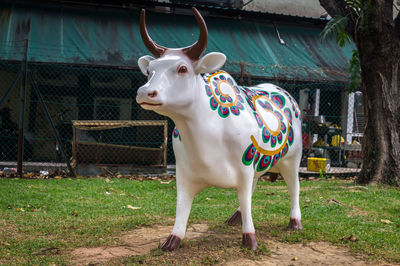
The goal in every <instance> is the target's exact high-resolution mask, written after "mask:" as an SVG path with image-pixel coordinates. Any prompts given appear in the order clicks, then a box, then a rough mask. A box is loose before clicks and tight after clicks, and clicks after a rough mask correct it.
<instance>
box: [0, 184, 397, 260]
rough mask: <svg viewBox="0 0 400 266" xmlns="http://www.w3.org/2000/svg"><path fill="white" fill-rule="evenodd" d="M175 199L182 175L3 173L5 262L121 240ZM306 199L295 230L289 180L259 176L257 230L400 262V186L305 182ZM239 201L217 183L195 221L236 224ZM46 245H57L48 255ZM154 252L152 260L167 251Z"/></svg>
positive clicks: (0, 209)
mask: <svg viewBox="0 0 400 266" xmlns="http://www.w3.org/2000/svg"><path fill="white" fill-rule="evenodd" d="M175 200H176V187H175V182H170V183H169V184H166V183H164V182H160V181H158V180H148V181H137V180H128V179H117V178H110V179H108V178H107V179H106V178H77V179H47V180H43V179H29V180H26V179H0V264H52V263H56V264H68V254H69V252H68V251H69V250H72V249H74V248H76V247H85V246H86V247H91V246H104V245H116V244H118V236H119V235H121V234H122V233H123V232H125V231H128V230H132V229H134V228H137V227H141V226H144V225H153V224H164V225H171V224H173V218H174V217H175ZM128 205H130V207H140V209H132V208H130V207H127V206H128ZM300 206H301V209H302V215H303V219H302V222H303V227H304V229H303V230H302V231H301V232H296V233H290V232H288V231H287V230H286V226H287V223H288V221H289V196H288V192H287V189H286V186H285V183H284V182H283V181H278V182H275V183H270V182H266V181H262V182H259V184H258V188H257V190H256V192H255V195H254V197H253V220H254V223H255V226H256V230H257V232H256V233H257V234H259V233H260V232H264V234H267V235H268V236H269V237H271V238H276V239H277V240H278V241H282V242H289V243H293V242H308V241H328V242H331V243H333V244H334V245H338V246H345V247H348V248H349V249H350V250H351V251H352V252H354V253H357V254H363V255H364V256H365V257H366V258H368V259H371V260H385V261H388V262H400V190H398V189H395V188H389V187H380V186H365V187H364V186H357V185H355V184H354V183H353V182H351V181H343V180H332V179H329V180H325V179H324V180H317V181H301V195H300ZM236 208H237V197H236V193H235V191H233V190H223V189H217V188H209V189H206V190H204V191H203V192H202V193H200V194H199V195H198V196H197V197H196V198H195V201H194V204H193V207H192V211H191V215H190V218H189V223H200V222H202V223H207V224H208V225H209V226H210V227H211V229H212V230H216V231H218V230H220V231H223V230H229V228H227V226H224V225H223V221H225V219H226V218H228V217H229V216H230V215H231V214H232V213H233V212H234V211H235V209H236ZM235 233H237V232H236V231H235ZM237 237H238V238H240V237H241V234H240V233H239V234H238V235H237ZM259 244H261V246H262V245H263V244H262V243H260V242H259ZM43 248H56V249H49V250H47V251H46V252H45V255H43V254H41V253H40V252H41V251H40V250H41V249H43ZM264 248H265V247H264ZM146 256H147V258H145V260H147V261H151V260H152V256H154V257H156V256H157V257H160V256H163V254H162V253H160V252H153V253H152V254H150V255H146ZM125 262H126V263H128V262H130V263H135V262H137V260H136V259H135V258H131V259H127V260H126V261H123V263H125ZM199 263H200V262H199Z"/></svg>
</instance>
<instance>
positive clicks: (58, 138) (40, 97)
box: [29, 72, 75, 177]
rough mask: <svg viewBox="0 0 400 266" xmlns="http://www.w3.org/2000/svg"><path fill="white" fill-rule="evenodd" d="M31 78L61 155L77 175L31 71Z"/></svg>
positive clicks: (71, 172) (73, 174)
mask: <svg viewBox="0 0 400 266" xmlns="http://www.w3.org/2000/svg"><path fill="white" fill-rule="evenodd" d="M29 79H30V81H31V86H32V88H33V90H34V91H35V93H36V96H37V98H38V99H39V102H40V105H41V106H42V109H43V112H44V114H45V115H46V118H47V121H48V122H49V124H50V126H51V129H52V130H53V135H54V137H55V139H56V141H57V143H59V144H60V149H61V155H62V157H63V159H64V161H65V163H66V164H67V167H68V170H69V172H70V174H71V176H73V177H75V173H74V170H72V167H71V164H70V163H69V159H68V158H67V156H66V155H65V151H64V145H63V143H62V141H61V138H60V137H59V136H58V134H57V130H56V128H55V126H54V123H53V119H51V116H50V113H49V110H48V109H47V106H46V104H45V103H44V101H43V97H42V94H41V93H40V90H39V88H38V87H36V83H35V82H34V80H33V77H32V73H31V72H29Z"/></svg>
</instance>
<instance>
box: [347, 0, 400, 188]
mask: <svg viewBox="0 0 400 266" xmlns="http://www.w3.org/2000/svg"><path fill="white" fill-rule="evenodd" d="M364 2H366V4H365V5H364V7H363V12H364V18H362V19H361V20H360V24H359V25H358V26H357V28H356V30H355V42H356V45H357V48H358V51H359V54H360V63H361V79H362V92H363V108H364V116H365V125H364V137H363V141H362V150H363V166H362V170H361V173H360V174H359V176H358V178H357V182H358V183H361V184H368V183H384V184H389V185H395V186H400V88H399V85H400V83H399V77H400V41H399V38H398V36H399V35H398V34H397V32H396V31H395V27H394V22H393V13H392V2H391V1H382V0H370V1H369V5H368V1H364Z"/></svg>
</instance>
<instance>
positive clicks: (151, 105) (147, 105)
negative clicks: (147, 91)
mask: <svg viewBox="0 0 400 266" xmlns="http://www.w3.org/2000/svg"><path fill="white" fill-rule="evenodd" d="M139 105H140V106H141V107H142V108H145V109H154V108H157V107H160V106H161V105H162V104H161V103H147V102H142V103H139Z"/></svg>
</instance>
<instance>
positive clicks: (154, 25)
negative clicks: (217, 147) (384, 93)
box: [0, 8, 353, 81]
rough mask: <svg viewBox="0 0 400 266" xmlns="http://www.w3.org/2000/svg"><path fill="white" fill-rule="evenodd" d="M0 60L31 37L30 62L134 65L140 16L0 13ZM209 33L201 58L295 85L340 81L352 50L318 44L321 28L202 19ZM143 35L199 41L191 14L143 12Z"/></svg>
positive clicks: (18, 53) (176, 43) (16, 56)
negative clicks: (211, 55) (216, 58)
mask: <svg viewBox="0 0 400 266" xmlns="http://www.w3.org/2000/svg"><path fill="white" fill-rule="evenodd" d="M0 12H1V13H0V15H1V19H0V59H3V60H4V59H5V60H21V59H22V55H23V53H22V51H23V42H22V40H23V39H25V38H28V39H29V42H30V47H29V52H28V55H29V60H31V61H36V62H57V63H75V64H95V65H113V66H127V67H136V61H137V59H138V58H139V57H140V56H142V55H144V54H148V51H147V50H146V48H145V46H144V45H143V43H142V41H141V38H140V34H139V26H138V22H139V12H138V11H124V12H120V11H118V12H103V11H99V10H94V11H88V10H85V11H83V10H81V9H72V8H63V9H61V10H60V9H56V10H54V9H47V10H46V9H29V10H28V9H21V8H11V9H7V8H2V9H1V11H0ZM205 20H206V22H207V25H208V29H209V44H208V47H207V52H211V51H218V52H223V53H225V54H226V55H227V58H228V61H227V64H226V65H225V67H224V68H225V70H227V71H229V72H231V73H240V72H241V71H243V67H244V72H246V73H248V74H251V75H252V76H259V77H265V78H278V79H296V80H304V81H307V80H326V81H346V80H347V68H348V67H347V66H348V59H349V58H350V56H351V51H352V49H353V46H351V45H350V46H349V47H346V48H344V49H341V48H339V47H338V46H337V45H336V44H335V43H334V42H333V41H332V40H331V41H327V42H325V43H321V42H320V40H319V33H320V31H321V29H320V28H317V27H308V28H306V27H304V26H297V25H288V24H279V23H277V24H276V29H277V30H278V31H279V33H280V36H281V38H282V39H283V40H284V42H285V45H282V44H280V43H279V40H278V37H277V32H276V29H275V27H274V25H273V24H271V23H259V22H255V21H247V20H233V19H223V18H215V17H206V18H205ZM147 23H148V30H149V32H150V35H151V36H152V38H153V39H154V40H155V41H156V42H157V43H159V44H160V45H163V46H167V47H183V46H187V45H189V44H191V43H193V42H194V41H196V40H197V36H198V28H197V24H196V22H195V20H194V18H193V17H192V16H182V15H172V14H158V13H149V14H148V16H147Z"/></svg>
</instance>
